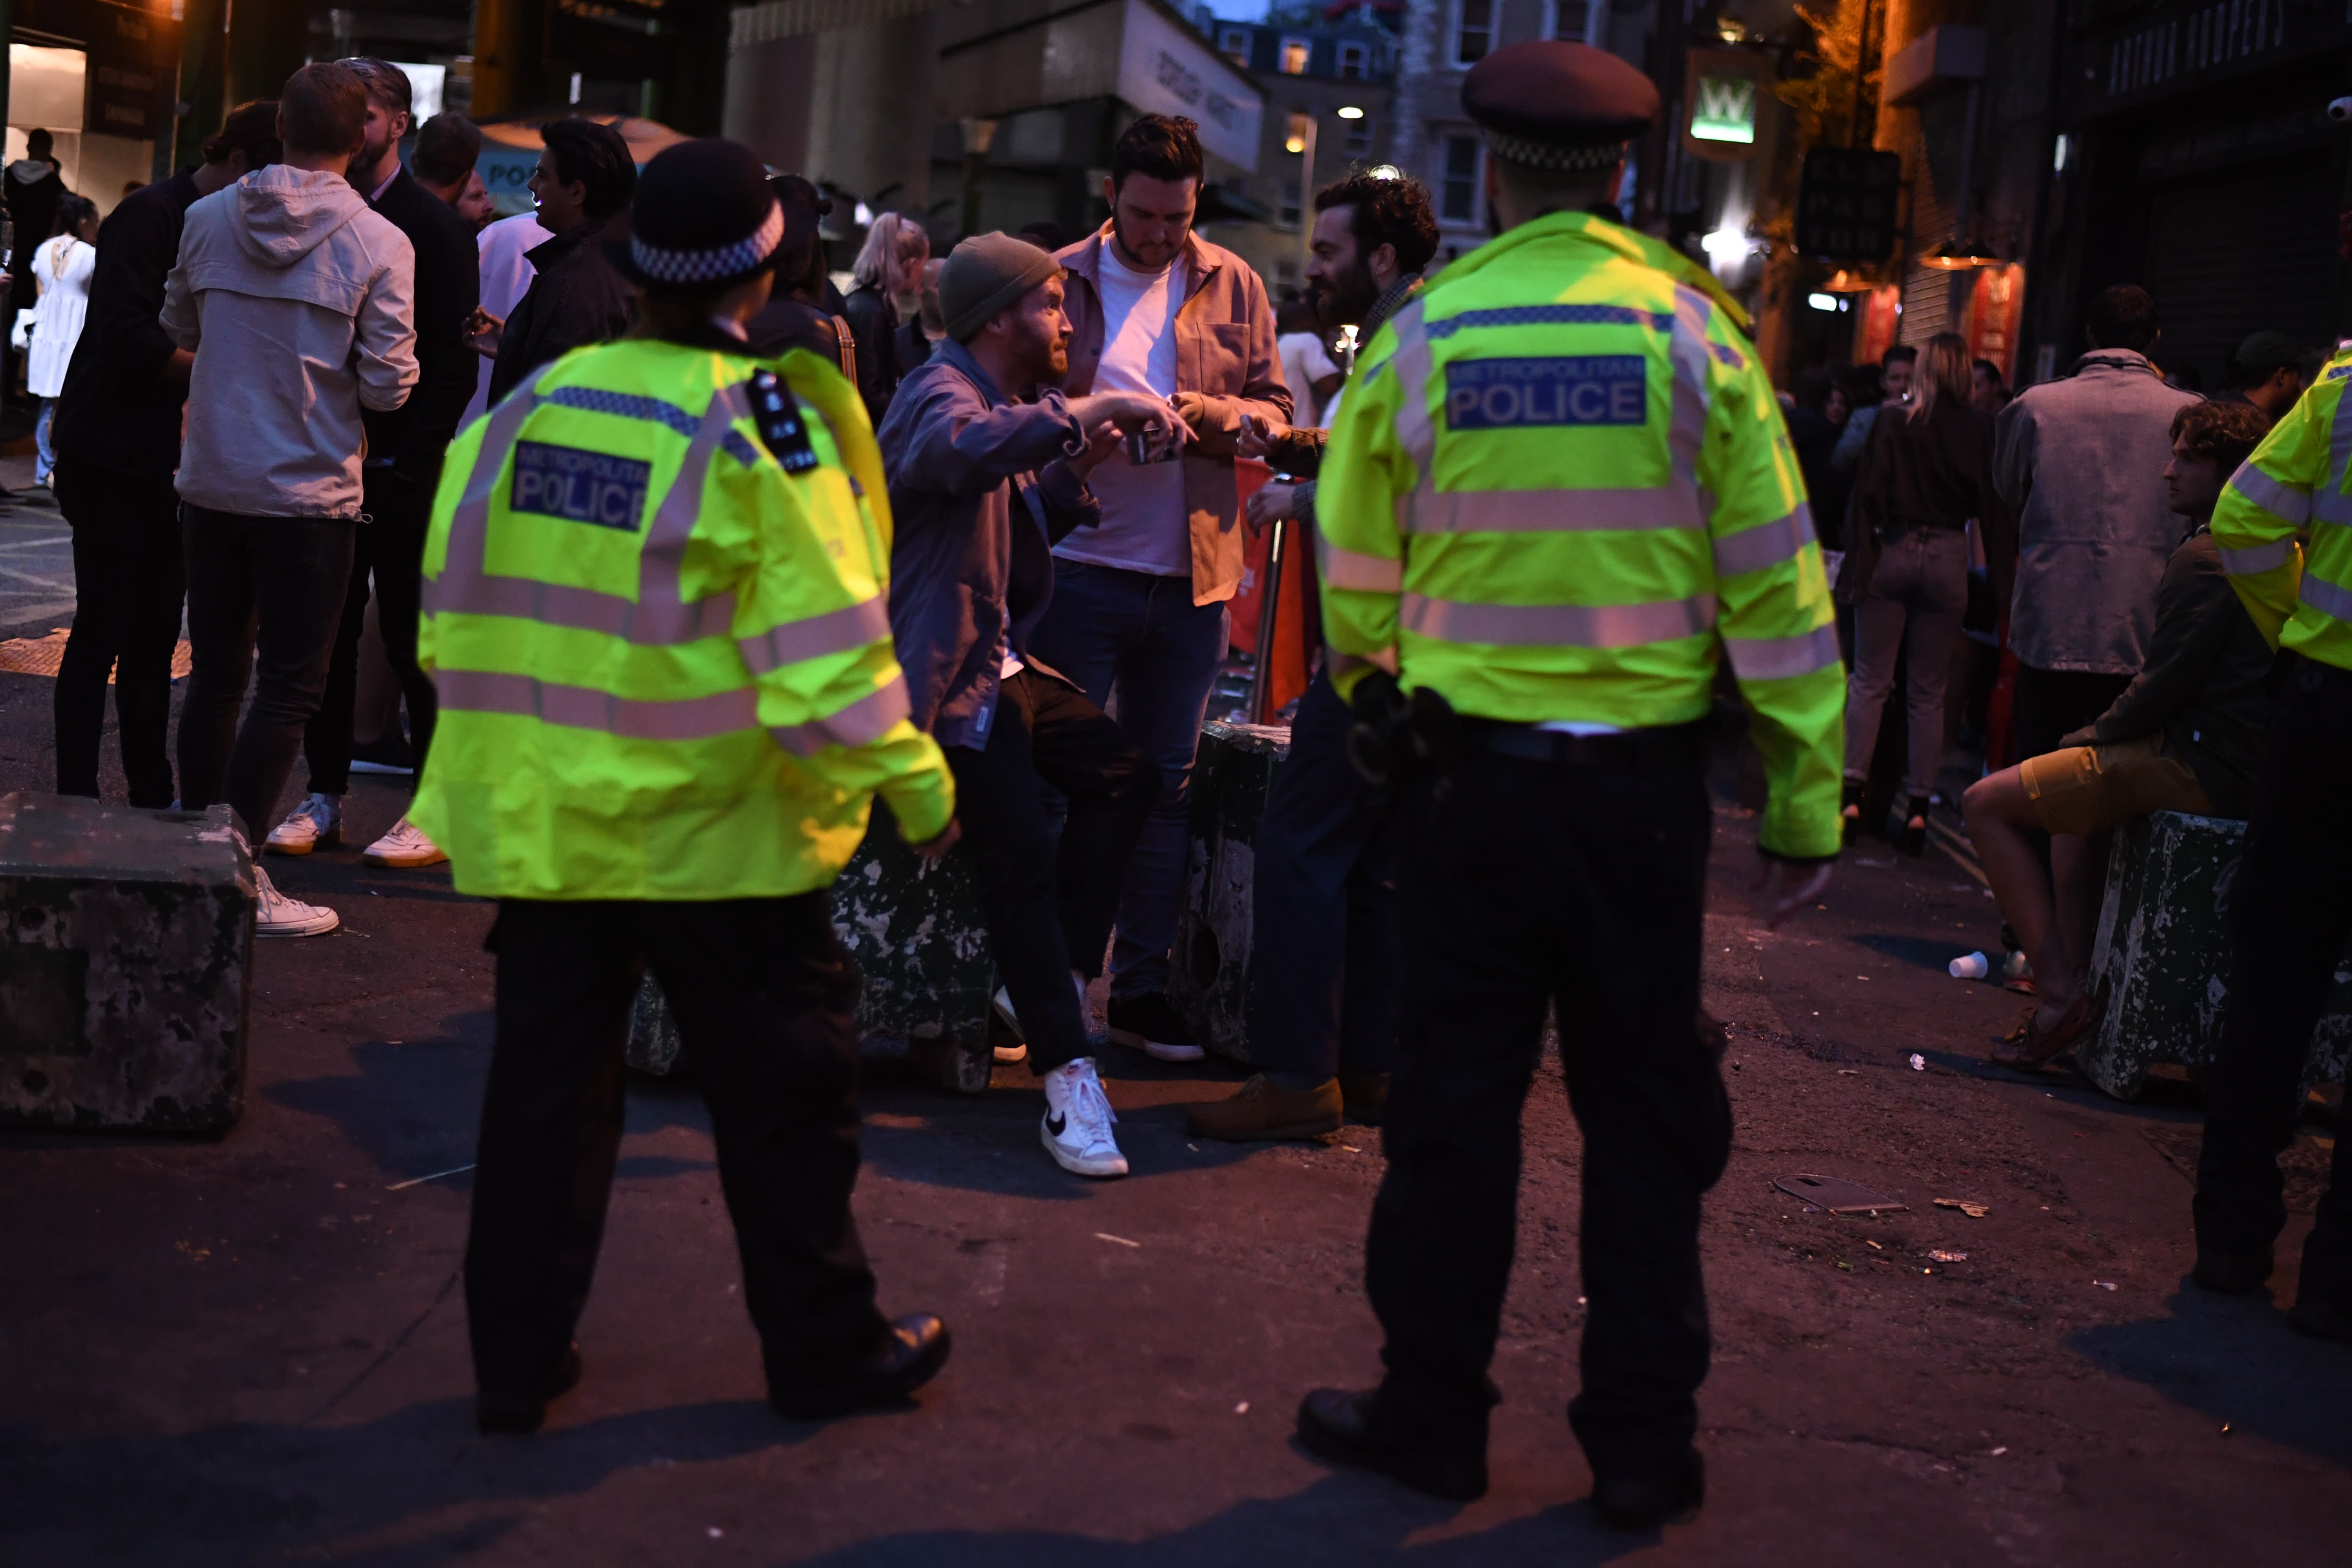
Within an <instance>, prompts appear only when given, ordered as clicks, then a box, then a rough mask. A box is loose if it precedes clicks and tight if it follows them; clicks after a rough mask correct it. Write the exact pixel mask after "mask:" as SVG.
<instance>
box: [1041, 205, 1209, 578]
mask: <svg viewBox="0 0 2352 1568" xmlns="http://www.w3.org/2000/svg"><path fill="white" fill-rule="evenodd" d="M1185 277H1186V273H1185V270H1184V266H1183V260H1182V258H1181V257H1180V258H1177V259H1175V260H1172V261H1171V262H1170V263H1169V264H1168V265H1167V266H1166V267H1163V268H1160V270H1159V271H1157V272H1138V271H1136V270H1134V269H1133V268H1129V267H1127V266H1124V265H1122V264H1121V263H1120V261H1119V259H1118V251H1117V249H1116V248H1115V247H1113V246H1112V245H1111V244H1110V243H1109V242H1108V241H1106V242H1105V243H1104V245H1103V247H1102V268H1101V271H1100V278H1101V282H1102V290H1101V291H1102V310H1103V353H1102V363H1101V365H1100V367H1099V368H1097V370H1096V372H1095V386H1094V389H1095V390H1096V391H1097V392H1141V393H1147V394H1149V395H1151V396H1154V397H1167V396H1169V395H1172V394H1173V393H1174V392H1175V390H1176V312H1177V310H1179V309H1181V307H1182V305H1183V303H1184V279H1185ZM1087 485H1088V487H1089V488H1090V489H1093V491H1094V492H1095V499H1096V500H1099V501H1100V502H1102V521H1101V523H1100V524H1098V525H1097V526H1096V527H1093V528H1082V529H1079V530H1078V531H1076V532H1075V533H1073V534H1071V535H1070V536H1069V537H1068V538H1067V539H1065V540H1064V541H1062V542H1061V543H1060V544H1059V545H1057V546H1055V550H1054V553H1055V554H1056V555H1058V556H1060V557H1062V559H1064V560H1066V561H1084V562H1086V563H1088V564H1089V565H1094V566H1116V567H1119V568H1121V569H1123V570H1125V571H1129V572H1148V573H1150V574H1151V575H1153V576H1155V577H1190V576H1191V575H1192V521H1191V518H1190V515H1189V513H1188V512H1187V510H1186V509H1185V506H1184V465H1183V464H1182V463H1181V462H1172V463H1130V462H1129V461H1128V460H1127V455H1126V454H1125V453H1124V452H1118V453H1114V454H1113V455H1112V456H1111V458H1110V460H1109V461H1108V462H1106V463H1103V464H1102V465H1100V466H1099V467H1097V468H1096V469H1095V471H1094V472H1093V473H1092V474H1090V475H1088V476H1087Z"/></svg>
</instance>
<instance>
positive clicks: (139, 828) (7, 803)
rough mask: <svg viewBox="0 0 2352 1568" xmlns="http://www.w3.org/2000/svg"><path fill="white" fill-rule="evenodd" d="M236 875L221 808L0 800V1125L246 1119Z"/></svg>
mask: <svg viewBox="0 0 2352 1568" xmlns="http://www.w3.org/2000/svg"><path fill="white" fill-rule="evenodd" d="M253 916H254V878H253V863H252V860H251V858H249V857H248V856H247V853H246V850H245V847H244V846H243V845H242V844H241V843H239V842H238V839H237V836H236V833H235V832H234V831H233V830H232V829H231V826H230V819H229V810H228V807H226V806H225V805H215V806H214V807H212V808H211V809H210V810H208V811H204V812H170V811H137V810H133V809H132V808H131V807H129V806H123V805H102V804H101V803H100V802H98V801H94V800H84V799H81V798H79V797H76V796H69V795H37V794H31V793H25V794H17V795H0V933H5V934H4V935H0V1128H12V1129H29V1128H44V1129H89V1130H96V1129H136V1130H140V1131H168V1132H220V1131H226V1130H227V1129H228V1128H229V1127H231V1126H233V1125H234V1124H235V1123H236V1120H237V1118H238V1117H239V1116H240V1115H242V1114H243V1112H244V1110H245V1052H246V1037H247V1013H248V1008H249V1005H250V998H251V994H252V989H253V986H252V978H253Z"/></svg>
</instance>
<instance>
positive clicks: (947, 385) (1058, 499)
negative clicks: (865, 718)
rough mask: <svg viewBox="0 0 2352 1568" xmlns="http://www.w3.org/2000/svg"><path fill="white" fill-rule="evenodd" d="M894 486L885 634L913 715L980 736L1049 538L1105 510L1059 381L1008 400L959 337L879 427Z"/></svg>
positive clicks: (955, 735) (1042, 571)
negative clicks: (1085, 467)
mask: <svg viewBox="0 0 2352 1568" xmlns="http://www.w3.org/2000/svg"><path fill="white" fill-rule="evenodd" d="M877 438H878V439H879V441H880V443H881V447H882V466H883V472H884V473H885V475H886V476H887V479H888V481H889V487H890V518H891V525H892V528H893V534H892V539H891V544H890V633H891V637H892V638H893V639H894V641H895V642H896V643H897V645H898V667H899V668H901V669H903V670H904V671H906V675H907V696H908V703H909V705H910V706H911V707H912V709H913V717H914V721H915V723H916V725H917V727H919V728H920V729H924V730H928V731H930V732H931V735H932V738H933V739H935V740H937V741H938V742H939V743H940V745H942V746H970V747H972V748H974V749H975V750H980V749H985V748H986V746H987V744H988V731H989V729H990V727H991V724H992V721H994V719H995V717H996V699H997V692H998V689H999V687H1000V685H1001V684H1002V679H1001V675H1000V671H1001V670H1002V668H1003V663H1004V656H1005V654H1006V653H1007V652H1008V651H1009V652H1012V653H1015V654H1018V655H1019V656H1020V657H1021V659H1022V662H1023V663H1024V664H1026V665H1028V666H1029V667H1030V668H1033V669H1034V670H1036V671H1037V672H1038V673H1039V674H1041V675H1045V676H1048V677H1051V678H1052V679H1056V680H1060V679H1063V678H1062V677H1061V676H1059V675H1056V674H1055V672H1054V671H1053V670H1051V669H1048V668H1045V666H1044V665H1042V664H1039V663H1038V662H1037V661H1036V660H1035V659H1034V658H1031V657H1030V654H1029V633H1030V631H1031V630H1032V628H1034V626H1036V624H1037V621H1038V618H1039V617H1040V616H1043V615H1044V614H1045V604H1046V601H1047V600H1049V599H1051V598H1052V597H1053V595H1054V556H1053V549H1054V546H1055V543H1057V542H1059V541H1060V540H1061V539H1062V538H1063V536H1064V535H1066V534H1067V533H1068V532H1069V531H1071V530H1072V529H1074V528H1080V527H1091V526H1092V525H1094V524H1095V523H1096V522H1097V521H1101V517H1102V509H1101V508H1100V507H1099V506H1097V504H1096V502H1095V498H1094V493H1093V492H1092V491H1091V490H1089V489H1087V486H1086V481H1085V480H1084V479H1080V478H1079V477H1078V475H1077V472H1076V470H1075V469H1073V468H1071V467H1070V465H1069V463H1068V461H1067V459H1068V458H1071V457H1073V456H1075V455H1076V454H1077V453H1078V452H1080V451H1082V450H1084V449H1085V444H1086V435H1085V432H1084V431H1083V430H1082V429H1080V428H1079V426H1078V421H1077V418H1076V416H1074V415H1073V414H1071V412H1070V408H1069V405H1068V403H1067V402H1066V401H1065V400H1064V399H1063V396H1062V395H1061V394H1060V393H1059V392H1056V391H1054V390H1052V389H1050V388H1049V389H1047V390H1046V391H1045V392H1044V393H1043V394H1042V395H1040V396H1039V397H1038V400H1037V401H1036V402H1034V403H1016V402H1012V401H1009V400H1007V399H1006V398H1005V396H1004V395H1003V393H1001V392H999V391H998V390H997V389H996V386H995V384H993V383H992V382H991V381H990V380H989V378H988V373H987V372H985V371H983V370H982V369H981V368H980V366H979V365H978V364H976V363H973V361H972V357H971V354H970V353H968V352H966V350H965V349H964V346H963V345H962V344H961V343H957V342H944V341H943V342H940V344H939V346H938V348H937V349H936V350H935V351H934V352H933V353H932V355H931V358H930V359H929V362H928V363H924V364H921V365H919V366H918V367H916V369H915V372H914V374H911V375H909V376H908V377H907V379H906V380H905V381H903V382H901V383H900V384H899V385H898V395H896V396H894V397H893V398H891V400H890V412H889V414H888V416H887V417H886V418H884V420H883V421H882V428H881V429H880V430H879V431H878V432H877Z"/></svg>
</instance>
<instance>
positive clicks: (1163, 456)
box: [1127, 430, 1179, 464]
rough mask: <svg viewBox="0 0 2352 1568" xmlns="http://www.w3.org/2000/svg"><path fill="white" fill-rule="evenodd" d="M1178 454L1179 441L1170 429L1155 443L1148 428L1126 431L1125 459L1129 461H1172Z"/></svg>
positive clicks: (1138, 462) (1141, 462)
mask: <svg viewBox="0 0 2352 1568" xmlns="http://www.w3.org/2000/svg"><path fill="white" fill-rule="evenodd" d="M1178 455H1179V443H1178V441H1177V439H1176V436H1175V433H1174V432H1173V431H1171V432H1170V433H1169V434H1168V435H1167V436H1165V437H1161V438H1160V441H1158V442H1157V443H1155V442H1154V440H1153V438H1152V435H1151V432H1150V431H1149V430H1129V432H1128V433H1127V460H1128V461H1129V462H1130V463H1136V464H1143V463H1172V462H1174V461H1175V460H1176V458H1177V457H1178Z"/></svg>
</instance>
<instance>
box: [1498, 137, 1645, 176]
mask: <svg viewBox="0 0 2352 1568" xmlns="http://www.w3.org/2000/svg"><path fill="white" fill-rule="evenodd" d="M1486 146H1487V148H1488V150H1489V151H1491V152H1492V153H1494V154H1495V156H1496V157H1497V158H1500V159H1502V160H1503V162H1505V163H1518V164H1522V165H1524V166H1526V167H1528V168H1530V169H1549V170H1551V171H1553V172H1554V173H1556V174H1574V173H1576V172H1578V171H1580V170H1583V169H1605V168H1607V167H1609V165H1610V164H1612V163H1615V162H1617V160H1619V159H1620V158H1622V157H1623V156H1624V155H1625V147H1626V143H1624V142H1599V143H1593V142H1587V143H1586V144H1585V145H1583V146H1581V147H1561V146H1559V145H1556V144H1555V143H1553V142H1530V141H1528V139H1527V138H1526V137H1524V136H1513V135H1510V134H1508V133H1507V132H1501V131H1489V132H1486Z"/></svg>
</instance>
